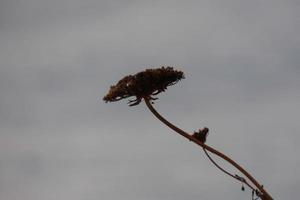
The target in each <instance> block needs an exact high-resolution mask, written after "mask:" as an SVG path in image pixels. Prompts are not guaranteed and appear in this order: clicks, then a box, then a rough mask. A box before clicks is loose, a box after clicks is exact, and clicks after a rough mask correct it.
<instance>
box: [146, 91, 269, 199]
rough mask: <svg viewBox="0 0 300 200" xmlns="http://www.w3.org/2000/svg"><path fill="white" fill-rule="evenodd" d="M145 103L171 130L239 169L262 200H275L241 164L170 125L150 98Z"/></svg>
mask: <svg viewBox="0 0 300 200" xmlns="http://www.w3.org/2000/svg"><path fill="white" fill-rule="evenodd" d="M144 100H145V103H146V105H147V107H148V108H149V110H150V111H151V112H152V113H153V114H154V115H155V116H156V117H157V118H158V119H159V120H160V121H161V122H163V123H164V124H165V125H167V126H168V127H169V128H171V129H172V130H174V131H176V132H177V133H179V134H180V135H182V136H183V137H185V138H187V139H188V140H190V141H193V142H194V143H196V144H198V145H199V146H201V147H203V148H204V149H206V150H207V151H209V152H211V153H213V154H215V155H217V156H219V157H221V158H222V159H224V160H226V161H227V162H229V163H230V164H231V165H233V166H234V167H235V168H236V169H238V170H239V171H240V172H241V173H242V174H244V175H245V176H246V177H247V178H248V179H249V180H250V181H251V182H252V183H253V184H254V185H255V186H256V187H257V188H258V190H259V191H260V193H261V194H262V196H261V198H262V200H273V198H272V197H271V196H270V195H269V194H268V193H267V191H265V189H264V188H263V186H262V185H261V184H259V183H258V181H256V180H255V178H254V177H253V176H251V175H250V174H249V173H248V172H247V171H246V170H245V169H244V168H242V167H241V166H240V165H239V164H237V163H236V162H235V161H234V160H232V159H231V158H229V157H228V156H226V155H225V154H223V153H221V152H219V151H218V150H216V149H214V148H212V147H210V146H208V145H206V144H204V143H202V142H201V141H199V140H198V139H196V138H195V137H193V136H192V135H190V134H188V133H187V132H185V131H183V130H181V129H180V128H178V127H176V126H175V125H173V124H172V123H170V122H169V121H168V120H166V119H165V118H164V117H162V116H161V115H160V114H159V113H158V112H157V111H156V110H155V109H154V107H153V106H152V105H151V102H150V100H149V97H144Z"/></svg>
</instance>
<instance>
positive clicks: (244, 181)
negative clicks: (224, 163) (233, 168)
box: [203, 148, 255, 190]
mask: <svg viewBox="0 0 300 200" xmlns="http://www.w3.org/2000/svg"><path fill="white" fill-rule="evenodd" d="M203 151H204V153H205V155H206V156H207V157H208V159H209V160H210V161H211V162H212V163H213V164H214V165H215V166H216V167H217V168H218V169H220V170H221V171H222V172H224V173H225V174H227V175H228V176H230V177H232V178H234V179H236V180H238V181H240V182H242V183H244V184H246V185H247V186H248V187H249V188H251V189H252V190H255V188H254V187H253V186H251V185H250V184H249V183H248V182H247V181H246V179H244V178H243V177H240V176H238V175H237V174H236V175H233V174H231V173H230V172H228V171H226V170H225V169H224V168H222V167H221V166H220V165H219V164H218V163H216V161H214V160H213V159H212V157H211V156H210V155H209V154H208V152H207V151H206V149H205V148H203Z"/></svg>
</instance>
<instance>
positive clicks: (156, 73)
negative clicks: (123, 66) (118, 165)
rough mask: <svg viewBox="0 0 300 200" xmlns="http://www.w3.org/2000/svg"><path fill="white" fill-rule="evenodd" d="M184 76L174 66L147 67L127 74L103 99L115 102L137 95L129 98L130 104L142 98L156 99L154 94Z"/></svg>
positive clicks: (136, 103)
mask: <svg viewBox="0 0 300 200" xmlns="http://www.w3.org/2000/svg"><path fill="white" fill-rule="evenodd" d="M183 78H184V74H183V72H182V71H178V70H174V69H173V67H161V68H157V69H146V70H145V71H142V72H139V73H137V74H135V75H129V76H125V77H124V78H123V79H121V80H120V81H119V82H118V83H117V84H116V85H113V86H111V87H110V90H109V92H108V94H107V95H106V96H104V98H103V100H104V101H105V102H114V101H119V100H121V99H125V98H127V97H131V96H135V97H136V99H135V100H129V105H130V106H135V105H138V104H139V103H140V102H141V100H142V98H150V99H152V100H154V99H156V98H153V97H152V95H157V94H159V93H161V92H163V91H165V90H166V89H167V87H168V86H170V85H174V84H175V83H177V82H178V81H179V80H181V79H183Z"/></svg>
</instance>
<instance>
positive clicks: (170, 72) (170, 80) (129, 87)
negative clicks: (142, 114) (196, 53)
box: [103, 67, 273, 200]
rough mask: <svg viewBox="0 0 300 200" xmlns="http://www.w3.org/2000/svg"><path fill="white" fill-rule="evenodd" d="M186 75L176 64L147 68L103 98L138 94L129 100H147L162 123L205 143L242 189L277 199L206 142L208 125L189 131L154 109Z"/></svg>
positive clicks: (254, 195) (133, 103) (132, 102)
mask: <svg viewBox="0 0 300 200" xmlns="http://www.w3.org/2000/svg"><path fill="white" fill-rule="evenodd" d="M183 78H184V74H183V72H182V71H179V70H174V69H173V67H161V68H156V69H146V70H145V71H142V72H139V73H137V74H135V75H128V76H125V77H124V78H123V79H121V80H120V81H118V83H117V84H116V85H113V86H111V87H110V90H109V92H108V94H107V95H105V96H104V98H103V100H104V101H105V102H114V101H119V100H121V99H125V98H128V97H135V99H132V100H129V102H128V104H129V106H136V105H138V104H139V103H140V102H141V101H142V100H144V101H145V103H146V105H147V107H148V108H149V110H150V111H151V112H152V113H153V114H154V115H155V116H156V117H157V118H158V119H159V120H160V121H161V122H163V123H164V124H165V125H167V126H168V127H170V128H171V129H173V130H174V131H176V132H177V133H179V134H180V135H182V136H183V137H185V138H187V139H189V140H190V141H192V142H194V143H196V144H198V145H199V146H201V147H202V149H203V151H204V153H205V155H206V156H207V157H208V158H209V160H210V161H211V162H212V163H213V164H214V165H215V166H216V167H217V168H219V169H220V170H221V171H222V172H224V173H225V174H227V175H229V176H230V177H232V178H234V179H236V180H237V181H239V182H241V183H242V187H241V189H242V191H244V190H245V187H244V185H247V186H248V187H249V188H250V189H251V190H252V199H253V200H256V199H259V198H260V199H262V200H273V198H272V197H271V196H270V195H269V194H268V192H267V191H266V190H265V189H264V187H263V186H262V185H261V184H259V183H258V181H256V180H255V179H254V177H253V176H252V175H250V174H249V173H248V172H247V171H246V170H245V169H244V168H242V167H241V166H240V165H239V164H237V163H236V162H235V161H234V160H232V159H231V158H229V157H228V156H226V155H225V154H223V153H221V152H220V151H218V150H216V149H214V148H212V147H211V146H208V145H207V144H205V142H206V138H207V136H208V132H209V129H208V128H206V127H204V128H203V129H199V131H198V132H194V133H193V134H189V133H187V132H185V131H183V130H181V129H180V128H178V127H176V126H175V125H173V124H172V123H170V122H169V121H167V120H166V119H165V118H164V117H162V116H161V115H160V114H159V113H158V112H157V111H156V110H155V109H154V107H153V106H152V104H153V101H154V100H157V99H158V98H154V97H153V96H156V95H158V94H159V93H161V92H164V91H165V90H166V89H167V87H168V86H171V85H174V84H176V83H177V82H178V81H179V80H181V79H183ZM208 152H211V153H213V154H215V155H217V156H219V157H220V158H222V159H224V160H225V161H227V162H228V163H230V164H231V165H232V166H234V167H235V168H236V169H237V170H238V171H240V173H241V174H243V175H244V176H245V177H246V178H247V179H246V178H244V177H242V176H240V175H238V174H232V173H230V172H228V171H227V170H225V169H224V168H222V167H221V166H220V165H219V164H217V163H216V162H215V161H214V160H213V159H212V157H211V156H210V155H209V153H208Z"/></svg>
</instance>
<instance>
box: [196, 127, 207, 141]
mask: <svg viewBox="0 0 300 200" xmlns="http://www.w3.org/2000/svg"><path fill="white" fill-rule="evenodd" d="M208 132H209V129H208V128H206V127H204V128H203V129H199V131H198V132H194V133H193V137H195V138H196V139H198V140H200V141H201V142H202V143H205V142H206V138H207V135H208Z"/></svg>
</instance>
